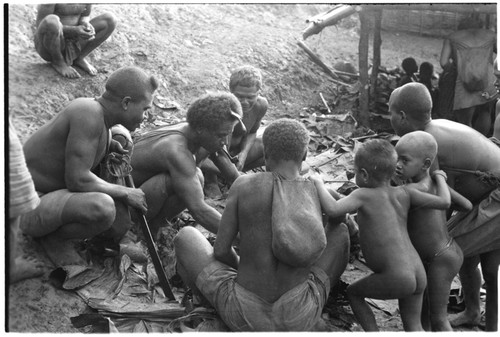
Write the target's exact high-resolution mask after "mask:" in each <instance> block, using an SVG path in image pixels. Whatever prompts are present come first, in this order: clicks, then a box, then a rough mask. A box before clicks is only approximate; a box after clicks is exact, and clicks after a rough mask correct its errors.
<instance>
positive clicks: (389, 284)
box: [347, 267, 425, 331]
mask: <svg viewBox="0 0 500 337" xmlns="http://www.w3.org/2000/svg"><path fill="white" fill-rule="evenodd" d="M422 271H423V267H422ZM419 283H421V284H419ZM417 289H418V290H419V291H418V294H419V299H418V298H415V299H413V300H409V301H406V302H404V303H403V305H404V308H403V310H402V309H401V308H400V311H401V317H402V318H403V311H404V315H405V320H407V321H410V319H408V318H407V313H410V310H409V309H407V307H408V306H409V305H410V304H412V305H413V304H415V305H418V309H416V310H413V312H411V313H412V314H416V317H414V318H413V320H414V321H417V322H418V324H419V326H420V330H422V325H421V324H420V311H421V306H422V293H423V291H424V289H425V276H423V277H422V280H421V282H417V277H416V275H415V273H414V272H406V273H405V272H404V271H400V270H395V271H392V272H385V273H373V274H371V275H369V276H367V277H365V278H362V279H361V280H358V281H356V282H354V283H353V284H351V285H350V286H349V287H347V296H348V298H349V301H350V303H351V309H352V311H353V313H354V315H355V316H356V319H357V320H358V322H359V324H360V325H361V326H362V327H363V329H364V330H365V331H378V327H377V323H376V322H375V317H374V315H373V312H372V311H371V309H370V307H369V306H368V304H367V303H366V302H365V298H366V297H368V298H377V299H391V298H405V297H408V295H410V294H415V293H416V291H417ZM407 303H408V304H407ZM411 326H412V327H413V324H412V325H411Z"/></svg>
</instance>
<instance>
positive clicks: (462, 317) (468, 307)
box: [450, 256, 481, 326]
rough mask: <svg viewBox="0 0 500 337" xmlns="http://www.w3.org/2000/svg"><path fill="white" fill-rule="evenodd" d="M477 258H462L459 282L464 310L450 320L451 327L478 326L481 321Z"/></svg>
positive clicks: (479, 276)
mask: <svg viewBox="0 0 500 337" xmlns="http://www.w3.org/2000/svg"><path fill="white" fill-rule="evenodd" d="M478 264H479V257H478V256H472V257H467V258H464V262H463V264H462V268H461V269H460V282H461V283H462V290H463V292H464V302H465V310H464V311H463V312H461V313H460V314H458V315H456V316H455V317H454V318H453V319H450V323H451V325H452V326H459V325H462V324H469V325H478V324H479V321H480V319H481V308H480V303H481V302H480V298H479V291H480V289H481V272H480V271H479V269H478V268H477V266H478Z"/></svg>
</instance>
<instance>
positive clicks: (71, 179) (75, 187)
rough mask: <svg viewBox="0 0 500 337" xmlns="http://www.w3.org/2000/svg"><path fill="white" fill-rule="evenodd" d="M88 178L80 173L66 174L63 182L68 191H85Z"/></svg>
mask: <svg viewBox="0 0 500 337" xmlns="http://www.w3.org/2000/svg"><path fill="white" fill-rule="evenodd" d="M88 182H89V180H88V179H86V178H85V177H84V176H82V175H77V174H66V176H65V183H66V188H67V189H68V191H70V192H86V191H87V190H86V186H87V185H88Z"/></svg>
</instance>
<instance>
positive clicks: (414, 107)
mask: <svg viewBox="0 0 500 337" xmlns="http://www.w3.org/2000/svg"><path fill="white" fill-rule="evenodd" d="M431 110H432V98H431V94H430V93H429V90H428V89H427V87H426V86H425V85H423V84H422V83H418V82H412V83H407V84H405V85H403V86H401V87H399V88H396V89H394V91H393V92H392V93H391V96H390V98H389V112H390V113H391V124H392V127H393V129H394V131H396V134H397V135H399V136H402V135H404V134H406V133H408V132H411V131H415V130H416V129H417V126H422V125H425V124H426V123H428V122H430V121H431Z"/></svg>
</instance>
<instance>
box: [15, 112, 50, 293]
mask: <svg viewBox="0 0 500 337" xmlns="http://www.w3.org/2000/svg"><path fill="white" fill-rule="evenodd" d="M39 204H40V198H39V197H38V194H37V193H36V191H35V185H34V184H33V179H32V178H31V174H30V172H29V171H28V167H27V166H26V161H25V158H24V153H23V147H22V145H21V141H20V140H19V137H18V136H17V132H16V129H15V128H14V125H13V124H12V121H11V120H10V119H9V210H8V212H9V213H8V214H9V225H8V226H9V227H8V231H9V237H8V238H9V239H8V241H7V244H8V246H9V250H8V251H7V254H8V256H9V260H8V261H9V282H10V283H11V284H12V283H16V282H19V281H21V280H24V279H28V278H33V277H38V276H40V275H42V274H43V266H42V264H41V263H40V262H38V261H36V260H34V259H29V258H25V257H22V256H19V251H18V242H17V241H18V231H19V221H20V219H21V215H23V214H26V213H28V212H30V211H32V210H34V209H35V208H36V207H37V206H38V205H39Z"/></svg>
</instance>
